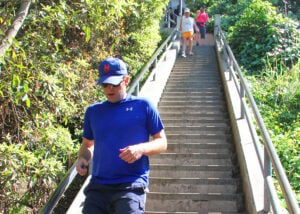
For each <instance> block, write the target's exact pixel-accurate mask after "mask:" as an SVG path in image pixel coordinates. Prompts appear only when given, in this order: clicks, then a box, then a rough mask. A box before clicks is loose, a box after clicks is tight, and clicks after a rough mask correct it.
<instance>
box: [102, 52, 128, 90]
mask: <svg viewBox="0 0 300 214" xmlns="http://www.w3.org/2000/svg"><path fill="white" fill-rule="evenodd" d="M98 70H99V80H98V82H97V85H100V84H102V83H109V84H113V85H118V84H119V83H120V82H121V81H122V80H123V76H124V75H128V73H127V68H126V64H125V63H124V62H123V61H122V60H121V59H119V58H106V59H104V60H103V61H102V62H101V63H100V65H99V68H98Z"/></svg>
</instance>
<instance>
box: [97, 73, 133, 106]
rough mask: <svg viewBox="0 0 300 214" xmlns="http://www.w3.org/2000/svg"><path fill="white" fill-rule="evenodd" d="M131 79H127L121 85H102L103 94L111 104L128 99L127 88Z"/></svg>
mask: <svg viewBox="0 0 300 214" xmlns="http://www.w3.org/2000/svg"><path fill="white" fill-rule="evenodd" d="M128 81H129V77H125V79H124V80H122V82H120V84H119V85H112V84H101V87H102V89H103V92H104V94H105V96H106V98H107V100H108V101H109V102H111V103H117V102H119V101H120V100H122V99H124V98H125V97H126V86H127V85H128Z"/></svg>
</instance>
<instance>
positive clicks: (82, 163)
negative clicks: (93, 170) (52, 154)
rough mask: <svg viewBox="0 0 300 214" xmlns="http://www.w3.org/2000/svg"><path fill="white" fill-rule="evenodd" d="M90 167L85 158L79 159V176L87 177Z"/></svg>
mask: <svg viewBox="0 0 300 214" xmlns="http://www.w3.org/2000/svg"><path fill="white" fill-rule="evenodd" d="M88 166H89V163H88V161H87V160H86V159H84V158H82V157H81V158H79V159H78V162H77V164H76V170H77V172H78V173H79V175H81V176H84V175H86V173H87V171H88Z"/></svg>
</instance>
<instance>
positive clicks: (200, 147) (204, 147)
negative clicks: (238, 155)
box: [151, 142, 233, 158]
mask: <svg viewBox="0 0 300 214" xmlns="http://www.w3.org/2000/svg"><path fill="white" fill-rule="evenodd" d="M232 150H233V146H232V145H231V144H229V143H222V142H221V143H207V142H203V143H187V142H185V143H175V142H168V149H167V152H170V153H193V152H195V151H197V152H203V153H204V152H206V153H214V152H215V153H222V154H231V152H232ZM153 157H155V156H153ZM151 158H152V157H151Z"/></svg>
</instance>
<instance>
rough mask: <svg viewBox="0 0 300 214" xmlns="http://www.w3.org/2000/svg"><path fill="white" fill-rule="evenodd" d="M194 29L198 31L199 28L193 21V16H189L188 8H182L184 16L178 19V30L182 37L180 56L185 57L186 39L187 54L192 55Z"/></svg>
mask: <svg viewBox="0 0 300 214" xmlns="http://www.w3.org/2000/svg"><path fill="white" fill-rule="evenodd" d="M194 29H195V31H196V32H199V29H198V27H197V25H196V23H195V20H194V18H192V17H190V9H189V8H186V9H185V10H184V16H183V17H182V18H181V21H180V31H181V38H182V57H186V55H185V49H186V41H188V42H189V55H193V52H192V49H193V35H194Z"/></svg>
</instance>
